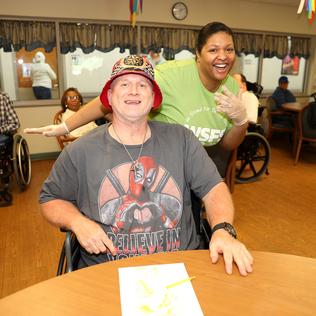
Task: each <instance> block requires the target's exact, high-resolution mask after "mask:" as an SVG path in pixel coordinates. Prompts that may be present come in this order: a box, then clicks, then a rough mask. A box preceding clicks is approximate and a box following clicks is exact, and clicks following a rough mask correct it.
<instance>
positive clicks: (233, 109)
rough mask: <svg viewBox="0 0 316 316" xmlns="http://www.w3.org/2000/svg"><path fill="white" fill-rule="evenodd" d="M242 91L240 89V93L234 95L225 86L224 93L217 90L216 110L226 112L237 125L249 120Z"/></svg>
mask: <svg viewBox="0 0 316 316" xmlns="http://www.w3.org/2000/svg"><path fill="white" fill-rule="evenodd" d="M241 94H242V92H241V91H240V90H239V93H238V95H237V96H236V95H234V94H233V93H232V92H230V91H229V90H228V89H227V88H226V87H225V86H223V93H219V92H215V94H214V95H215V101H216V103H217V106H216V110H217V111H218V112H222V113H225V114H226V115H227V116H228V117H229V118H230V119H231V120H232V121H233V123H234V125H236V126H241V125H244V124H245V123H247V122H248V116H247V111H246V107H245V104H244V103H243V102H242V99H241Z"/></svg>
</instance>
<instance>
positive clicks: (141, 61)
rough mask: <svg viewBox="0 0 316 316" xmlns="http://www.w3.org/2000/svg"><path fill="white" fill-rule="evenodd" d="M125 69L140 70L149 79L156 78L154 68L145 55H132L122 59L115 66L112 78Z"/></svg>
mask: <svg viewBox="0 0 316 316" xmlns="http://www.w3.org/2000/svg"><path fill="white" fill-rule="evenodd" d="M123 71H133V72H134V71H135V72H137V71H140V72H143V73H145V74H146V76H147V77H148V78H149V79H151V80H155V75H154V69H153V67H152V65H151V64H150V62H149V61H148V59H147V58H146V57H145V56H137V55H130V56H127V57H125V58H122V59H120V60H119V61H118V62H116V63H115V65H114V66H113V69H112V74H111V78H112V77H114V76H117V75H118V74H119V73H121V72H123Z"/></svg>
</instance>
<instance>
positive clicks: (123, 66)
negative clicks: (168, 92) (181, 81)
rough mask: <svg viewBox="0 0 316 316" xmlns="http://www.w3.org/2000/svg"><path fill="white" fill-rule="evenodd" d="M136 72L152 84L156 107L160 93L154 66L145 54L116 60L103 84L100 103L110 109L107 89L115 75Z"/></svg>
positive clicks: (154, 105) (160, 98)
mask: <svg viewBox="0 0 316 316" xmlns="http://www.w3.org/2000/svg"><path fill="white" fill-rule="evenodd" d="M127 74H137V75H141V76H143V77H145V78H147V79H149V80H150V81H151V83H152V85H153V91H154V94H155V98H154V104H153V107H152V108H153V109H157V108H158V107H159V106H160V104H161V102H162V94H161V91H160V88H159V86H158V84H157V83H156V81H155V75H154V68H153V66H152V65H151V63H150V62H149V61H148V59H147V57H145V56H138V55H130V56H127V57H125V58H122V59H120V60H119V61H117V62H116V63H115V64H114V66H113V69H112V74H111V78H110V79H109V80H108V81H107V83H106V84H105V86H104V88H103V90H102V92H101V95H100V99H101V102H102V104H103V105H104V106H105V107H106V108H107V109H108V110H111V111H112V106H111V104H110V103H109V100H108V90H109V89H110V86H111V83H112V82H113V80H114V79H116V78H117V77H120V76H123V75H127Z"/></svg>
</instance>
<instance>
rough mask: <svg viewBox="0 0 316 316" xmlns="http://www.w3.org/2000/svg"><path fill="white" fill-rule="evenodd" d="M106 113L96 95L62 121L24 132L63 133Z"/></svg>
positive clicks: (54, 134)
mask: <svg viewBox="0 0 316 316" xmlns="http://www.w3.org/2000/svg"><path fill="white" fill-rule="evenodd" d="M107 113H108V111H107V110H106V109H105V108H104V106H103V105H102V103H101V100H100V97H96V98H94V99H93V100H91V101H90V102H89V103H87V104H86V105H85V106H83V107H82V108H81V109H80V110H79V111H78V112H76V113H75V114H74V115H72V116H71V117H69V118H68V119H67V120H66V122H64V123H61V124H58V125H48V126H44V127H39V128H26V129H24V132H25V133H27V134H43V135H45V136H60V135H65V134H68V133H69V132H71V131H73V130H74V129H76V128H78V127H80V126H82V125H85V124H87V123H89V122H91V121H94V120H96V119H97V118H100V117H103V116H104V115H106V114H107Z"/></svg>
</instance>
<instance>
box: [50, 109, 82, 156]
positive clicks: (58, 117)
mask: <svg viewBox="0 0 316 316" xmlns="http://www.w3.org/2000/svg"><path fill="white" fill-rule="evenodd" d="M62 114H63V110H60V111H58V112H57V113H56V114H55V116H54V124H61V123H62ZM56 138H57V141H58V144H59V146H60V149H61V150H63V149H64V147H65V146H66V145H67V144H69V143H71V142H73V141H74V140H76V139H77V137H73V136H70V135H62V136H56Z"/></svg>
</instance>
